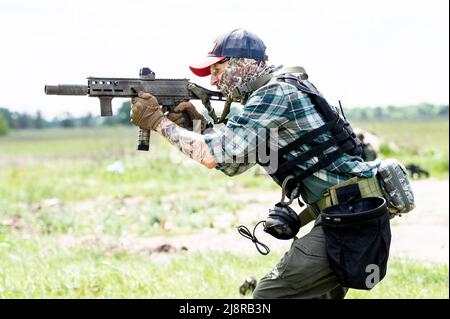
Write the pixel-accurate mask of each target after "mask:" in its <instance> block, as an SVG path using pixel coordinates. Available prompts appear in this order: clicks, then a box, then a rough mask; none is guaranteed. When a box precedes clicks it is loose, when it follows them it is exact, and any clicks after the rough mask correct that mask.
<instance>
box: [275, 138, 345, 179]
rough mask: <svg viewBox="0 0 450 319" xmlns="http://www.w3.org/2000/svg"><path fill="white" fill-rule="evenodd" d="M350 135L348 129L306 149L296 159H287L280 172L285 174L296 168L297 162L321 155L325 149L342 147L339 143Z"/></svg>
mask: <svg viewBox="0 0 450 319" xmlns="http://www.w3.org/2000/svg"><path fill="white" fill-rule="evenodd" d="M348 137H349V134H348V132H347V131H345V130H344V131H342V132H341V133H339V134H337V135H335V136H331V137H330V139H329V140H327V141H326V142H323V143H320V144H318V145H316V146H314V147H312V148H311V149H309V150H308V151H305V152H303V153H301V154H300V155H298V156H296V157H295V158H294V159H292V160H290V161H287V162H286V163H285V164H283V165H280V166H279V168H278V172H279V173H281V174H283V173H284V172H286V171H288V170H290V169H292V168H294V167H295V166H296V165H297V164H299V163H302V162H304V161H307V160H309V159H311V158H313V157H319V155H320V154H322V153H323V152H324V151H325V150H327V149H329V148H330V147H332V146H336V147H338V148H339V147H341V146H339V143H341V142H342V141H344V140H346V139H347V138H348Z"/></svg>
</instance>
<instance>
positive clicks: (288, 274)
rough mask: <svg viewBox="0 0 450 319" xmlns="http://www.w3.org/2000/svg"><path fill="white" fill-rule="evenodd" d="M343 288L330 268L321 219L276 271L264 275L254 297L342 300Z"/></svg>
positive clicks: (294, 245)
mask: <svg viewBox="0 0 450 319" xmlns="http://www.w3.org/2000/svg"><path fill="white" fill-rule="evenodd" d="M347 290H348V288H344V287H342V286H341V285H340V284H339V282H338V281H337V278H336V276H335V275H334V273H333V271H332V270H331V268H330V265H329V263H328V258H327V254H326V248H325V236H324V234H323V231H322V226H321V225H320V217H319V218H318V220H317V221H316V224H315V226H314V228H313V229H312V230H311V231H310V232H309V233H308V234H306V235H305V236H303V237H301V238H298V239H296V240H295V241H294V242H293V244H292V246H291V248H290V249H289V251H288V252H286V253H285V255H284V256H283V258H282V259H281V260H280V262H279V263H278V264H277V265H276V266H275V268H274V269H273V270H272V271H271V272H269V273H268V274H267V275H266V276H264V277H263V278H262V279H261V280H260V282H259V283H258V285H257V286H256V289H255V291H254V292H253V298H258V299H259V298H301V299H312V298H320V299H323V298H327V299H331V298H333V299H334V298H340V299H342V298H344V297H345V294H346V293H347Z"/></svg>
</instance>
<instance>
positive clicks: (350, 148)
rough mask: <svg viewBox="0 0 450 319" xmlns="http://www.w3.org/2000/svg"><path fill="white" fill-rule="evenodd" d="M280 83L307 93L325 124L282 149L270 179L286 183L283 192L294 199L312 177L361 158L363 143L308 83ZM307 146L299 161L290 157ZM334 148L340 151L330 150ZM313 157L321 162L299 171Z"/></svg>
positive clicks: (289, 79)
mask: <svg viewBox="0 0 450 319" xmlns="http://www.w3.org/2000/svg"><path fill="white" fill-rule="evenodd" d="M276 81H278V82H284V83H288V84H291V85H294V86H295V87H296V88H297V89H298V90H299V91H301V92H303V93H306V94H307V95H308V97H309V98H310V99H311V102H312V103H313V104H314V107H315V108H316V109H317V110H318V111H319V113H320V114H321V116H322V118H323V121H324V122H325V124H323V125H322V126H320V127H318V128H315V129H313V130H312V131H310V132H308V133H305V134H304V135H302V136H301V137H299V138H298V139H296V140H295V141H293V142H291V143H289V144H288V145H286V146H284V147H282V148H280V149H279V150H278V169H277V170H276V171H275V173H273V174H270V176H271V177H272V179H273V180H274V181H275V182H276V183H277V184H279V185H280V186H282V187H283V184H284V186H285V187H284V189H283V191H284V192H285V194H286V195H287V196H288V197H289V198H290V199H291V200H292V199H294V198H297V197H299V196H300V194H299V193H298V191H295V192H294V190H298V189H300V188H299V187H298V186H300V185H301V182H302V181H303V180H304V179H305V178H307V177H308V176H311V175H312V174H314V173H316V172H317V171H319V170H321V169H323V168H326V167H327V166H328V165H330V164H332V163H333V162H334V161H336V160H337V159H338V158H339V157H341V156H342V155H343V154H348V155H353V156H361V152H362V143H361V141H360V140H359V139H358V138H357V137H356V134H355V133H354V132H353V129H352V128H351V126H350V124H349V123H348V122H347V121H346V119H345V118H343V117H342V116H340V114H339V113H338V111H337V110H336V109H335V108H334V107H331V106H330V105H329V104H328V102H327V101H326V100H325V99H324V98H323V97H322V95H321V94H320V93H319V91H318V90H317V89H316V88H315V87H314V85H313V84H312V83H310V82H309V81H308V80H306V79H300V78H298V77H296V76H295V75H293V74H282V75H280V76H277V77H276ZM266 83H267V82H266ZM299 106H300V107H301V105H299ZM322 134H328V137H329V138H328V139H327V140H326V141H325V142H321V143H319V142H317V141H316V140H315V139H316V138H317V137H319V136H320V135H322ZM304 145H307V146H309V150H307V151H303V152H302V153H300V154H299V155H298V156H296V157H295V158H292V159H288V158H287V155H288V153H289V152H291V151H293V150H297V151H299V152H301V147H302V146H304ZM331 147H335V148H336V149H334V150H333V151H330V150H329V149H330V148H331ZM302 148H303V147H302ZM307 149H308V148H307ZM291 157H292V156H291ZM312 158H317V162H316V163H315V164H314V165H312V166H311V167H309V168H308V169H306V170H303V171H301V170H300V169H299V168H298V167H297V168H295V166H297V164H300V163H302V162H305V161H308V160H310V159H312ZM263 166H264V165H263ZM294 168H295V169H294ZM283 182H284V183H283Z"/></svg>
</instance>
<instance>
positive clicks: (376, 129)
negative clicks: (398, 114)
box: [353, 120, 449, 179]
mask: <svg viewBox="0 0 450 319" xmlns="http://www.w3.org/2000/svg"><path fill="white" fill-rule="evenodd" d="M353 127H360V128H363V129H364V130H367V131H369V132H372V133H374V134H376V135H377V136H378V137H379V138H380V139H381V142H382V144H381V154H380V156H381V157H382V158H388V157H394V158H397V159H399V160H400V161H401V162H403V163H405V164H408V163H413V164H416V165H419V166H420V167H422V168H424V169H426V170H428V171H429V172H430V175H431V176H432V177H434V178H440V179H448V163H449V153H448V148H449V122H448V121H445V120H435V121H408V122H406V121H405V122H375V121H372V122H359V123H355V124H354V125H353Z"/></svg>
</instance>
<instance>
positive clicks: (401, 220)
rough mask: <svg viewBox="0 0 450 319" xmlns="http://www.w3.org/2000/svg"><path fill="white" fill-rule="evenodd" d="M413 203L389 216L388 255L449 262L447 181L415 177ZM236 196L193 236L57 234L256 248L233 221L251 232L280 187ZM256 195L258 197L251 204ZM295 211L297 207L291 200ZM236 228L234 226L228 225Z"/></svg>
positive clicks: (283, 245) (176, 247) (134, 243)
mask: <svg viewBox="0 0 450 319" xmlns="http://www.w3.org/2000/svg"><path fill="white" fill-rule="evenodd" d="M412 183H413V190H414V193H415V197H416V204H417V206H416V208H415V209H414V210H413V211H411V212H410V213H408V214H406V215H403V216H401V217H396V218H394V219H393V220H391V231H392V243H391V253H390V255H391V257H392V256H396V257H405V258H409V259H417V260H420V261H422V262H426V263H445V264H447V265H448V263H449V195H448V194H449V181H448V180H445V181H438V180H433V179H428V180H418V181H413V182H412ZM235 198H236V199H240V200H245V199H252V202H253V203H252V204H249V205H247V206H246V207H245V208H244V209H242V210H241V211H239V212H237V213H235V214H234V215H233V214H229V215H227V214H224V215H221V217H220V218H219V217H218V218H217V219H215V220H214V227H212V228H208V229H204V230H201V231H198V232H196V233H195V234H191V235H183V236H170V237H167V236H160V237H153V238H134V239H132V238H124V239H122V240H120V241H117V239H108V238H98V237H85V238H70V237H65V236H63V237H61V238H60V243H63V244H64V245H71V244H80V241H81V243H82V244H84V245H93V246H96V247H98V246H101V247H104V248H105V251H110V252H112V251H118V250H125V251H128V252H130V253H135V254H139V255H148V254H152V255H158V254H159V253H167V252H174V251H180V250H183V251H188V252H195V251H207V250H212V251H224V250H225V251H230V252H236V253H238V252H249V253H251V252H256V250H255V245H254V244H253V243H252V242H251V241H250V240H248V239H245V238H244V237H242V236H241V235H239V234H238V232H237V230H236V229H235V228H234V229H233V227H230V223H231V224H233V222H232V221H233V220H237V221H238V223H239V224H243V225H245V226H247V227H248V228H249V230H250V231H253V226H254V225H255V224H256V222H257V221H258V220H261V219H264V218H265V217H266V215H267V212H268V210H269V208H270V207H272V206H273V204H274V203H276V202H277V201H278V200H279V198H280V193H279V192H278V191H273V192H264V193H250V194H249V193H242V194H241V195H236V196H235ZM255 199H257V201H256V203H255ZM293 208H294V209H296V211H297V212H298V211H300V210H301V209H300V208H299V207H298V206H297V204H294V205H293ZM312 224H313V223H310V224H308V225H306V226H305V227H303V228H302V229H301V231H300V236H303V235H304V234H306V233H307V232H308V231H309V230H310V228H311V227H312ZM232 226H234V227H236V226H238V225H232ZM256 236H257V237H258V239H259V240H260V241H262V242H263V243H265V244H266V245H268V246H269V247H270V249H271V251H272V252H277V253H278V252H279V253H282V252H283V251H285V250H287V249H289V246H290V244H291V241H290V240H289V241H283V240H277V239H275V238H273V237H271V236H270V235H268V234H266V233H264V232H263V230H262V225H260V226H259V227H258V229H257V231H256Z"/></svg>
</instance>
